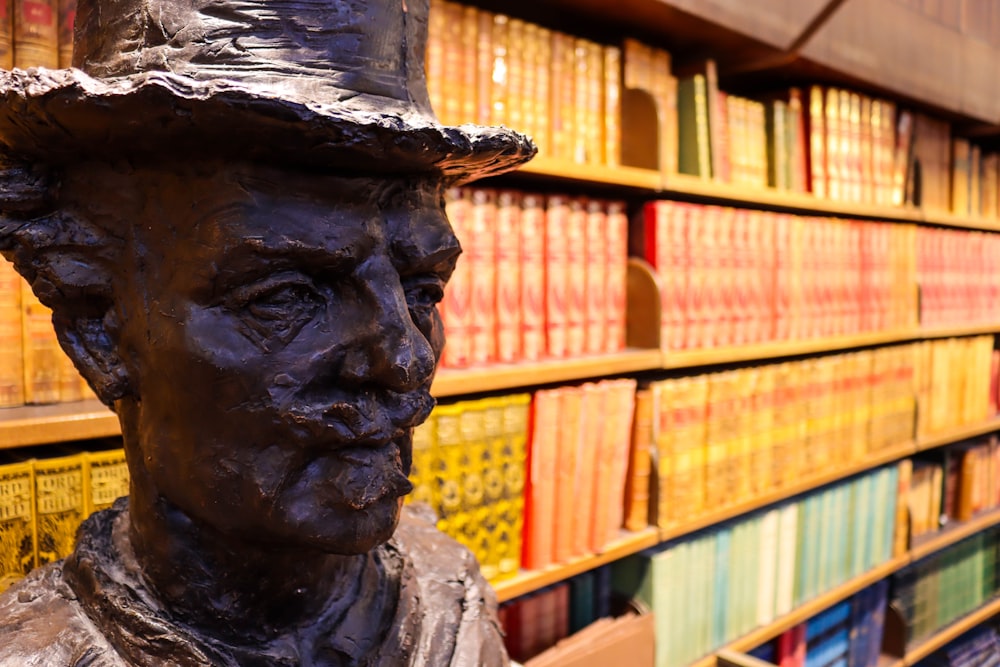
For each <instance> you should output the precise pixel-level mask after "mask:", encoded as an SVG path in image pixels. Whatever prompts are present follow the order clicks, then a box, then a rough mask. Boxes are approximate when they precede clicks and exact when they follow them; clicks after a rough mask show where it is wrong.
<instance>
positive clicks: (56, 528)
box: [33, 454, 86, 567]
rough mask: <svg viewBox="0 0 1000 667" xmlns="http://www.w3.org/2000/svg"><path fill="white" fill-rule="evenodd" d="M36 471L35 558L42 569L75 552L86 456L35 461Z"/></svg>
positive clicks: (81, 514)
mask: <svg viewBox="0 0 1000 667" xmlns="http://www.w3.org/2000/svg"><path fill="white" fill-rule="evenodd" d="M33 465H34V469H35V534H36V537H37V541H36V545H37V549H36V552H35V559H36V561H37V564H38V566H39V567H40V566H42V565H45V564H47V563H53V562H55V561H57V560H59V559H60V558H65V557H66V556H68V555H69V554H70V552H72V551H73V544H74V543H75V541H76V529H77V528H78V527H79V526H80V523H81V522H82V521H83V519H84V517H85V516H86V515H85V514H84V510H85V507H84V493H83V491H84V488H83V487H84V482H83V455H81V454H78V455H75V456H67V457H60V458H54V459H44V460H38V459H35V460H33Z"/></svg>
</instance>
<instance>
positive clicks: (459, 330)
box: [438, 188, 472, 368]
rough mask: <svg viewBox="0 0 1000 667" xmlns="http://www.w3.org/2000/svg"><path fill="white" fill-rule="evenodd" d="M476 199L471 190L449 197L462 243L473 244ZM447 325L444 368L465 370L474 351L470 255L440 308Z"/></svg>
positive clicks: (463, 259)
mask: <svg viewBox="0 0 1000 667" xmlns="http://www.w3.org/2000/svg"><path fill="white" fill-rule="evenodd" d="M471 209H472V197H471V193H470V192H469V190H467V189H460V188H452V189H451V190H449V191H448V192H447V195H446V196H445V212H446V213H447V214H448V220H449V221H450V222H451V228H452V230H454V232H455V236H457V237H458V240H459V242H460V243H462V244H463V247H465V244H467V243H468V242H469V235H470V233H471V225H472V222H471V216H472V210H471ZM438 310H439V311H440V313H441V321H442V322H443V323H444V333H445V346H444V352H443V354H442V355H441V366H442V367H447V368H465V367H466V366H468V365H469V363H470V359H471V351H472V332H471V328H472V260H470V258H469V255H468V254H466V255H465V256H463V257H460V258H459V259H458V263H457V264H456V265H455V271H454V272H453V273H452V274H451V279H450V280H449V281H448V286H447V287H446V288H445V290H444V299H442V301H441V305H440V306H439V307H438Z"/></svg>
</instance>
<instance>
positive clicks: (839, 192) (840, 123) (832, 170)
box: [823, 88, 847, 201]
mask: <svg viewBox="0 0 1000 667" xmlns="http://www.w3.org/2000/svg"><path fill="white" fill-rule="evenodd" d="M824 98H825V99H824V104H823V110H824V112H825V114H826V135H825V136H824V142H825V143H824V147H825V151H824V152H825V154H826V184H827V197H828V198H830V199H833V200H835V201H842V200H843V199H844V184H845V182H846V181H845V178H846V174H844V173H843V160H844V155H843V152H842V151H843V149H844V145H843V143H842V142H843V137H844V135H846V134H847V132H846V130H847V128H846V127H845V125H846V123H845V122H844V119H843V118H842V117H841V115H840V91H839V90H837V89H836V88H827V89H826V91H825V93H824Z"/></svg>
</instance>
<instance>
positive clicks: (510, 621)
mask: <svg viewBox="0 0 1000 667" xmlns="http://www.w3.org/2000/svg"><path fill="white" fill-rule="evenodd" d="M499 612H500V614H499V615H500V625H501V627H502V628H503V630H504V644H505V645H506V647H507V652H508V653H509V654H510V657H511V658H512V659H514V660H517V661H518V662H524V661H526V660H529V659H531V658H532V657H534V656H536V655H538V654H539V653H541V652H542V651H544V650H545V649H547V648H550V647H552V646H555V644H556V642H558V641H559V640H560V639H563V638H565V637H567V636H569V635H571V634H574V633H576V632H579V631H580V630H582V629H583V628H585V627H586V626H588V625H590V624H591V623H593V622H594V621H596V620H597V619H599V618H606V617H608V616H610V615H611V612H612V600H611V566H610V565H604V566H602V567H599V568H596V569H594V570H590V571H588V572H584V573H582V574H579V575H577V576H575V577H572V578H570V579H566V580H564V581H561V582H559V583H558V584H555V585H553V586H548V587H546V588H543V589H541V590H538V591H534V592H532V593H529V594H528V595H523V596H521V597H519V598H517V599H516V600H512V601H511V602H508V603H505V604H503V605H501V606H500V610H499Z"/></svg>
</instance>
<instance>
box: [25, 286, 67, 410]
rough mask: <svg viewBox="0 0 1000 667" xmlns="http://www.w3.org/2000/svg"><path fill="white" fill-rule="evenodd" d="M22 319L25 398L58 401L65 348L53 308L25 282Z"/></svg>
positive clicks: (46, 401)
mask: <svg viewBox="0 0 1000 667" xmlns="http://www.w3.org/2000/svg"><path fill="white" fill-rule="evenodd" d="M21 323H22V335H23V338H22V345H23V350H24V400H25V402H26V403H58V402H59V386H60V383H59V378H60V375H61V373H62V369H63V361H62V357H63V354H64V353H63V351H62V348H60V347H59V341H58V340H57V339H56V332H55V330H54V329H53V328H52V311H51V310H50V309H49V308H47V307H46V306H45V305H43V304H42V302H41V301H39V300H38V297H37V296H35V293H34V292H32V291H31V287H30V286H29V285H28V283H27V281H22V282H21Z"/></svg>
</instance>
